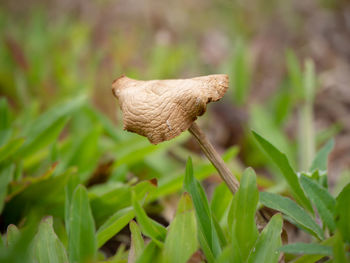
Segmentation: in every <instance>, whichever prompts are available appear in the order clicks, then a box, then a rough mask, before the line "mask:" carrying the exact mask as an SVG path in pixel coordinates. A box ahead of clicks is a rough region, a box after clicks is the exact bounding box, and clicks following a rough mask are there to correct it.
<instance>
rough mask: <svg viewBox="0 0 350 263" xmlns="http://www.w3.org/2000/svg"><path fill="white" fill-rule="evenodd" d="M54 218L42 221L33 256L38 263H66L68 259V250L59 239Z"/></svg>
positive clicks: (35, 240) (35, 239)
mask: <svg viewBox="0 0 350 263" xmlns="http://www.w3.org/2000/svg"><path fill="white" fill-rule="evenodd" d="M52 224H53V220H52V217H47V218H44V219H43V220H42V222H41V223H40V225H39V230H38V233H37V234H36V236H35V238H34V244H33V254H34V260H35V262H38V263H47V262H50V263H66V262H68V257H67V253H66V249H65V248H64V246H63V244H62V243H61V241H60V240H59V239H58V237H57V235H56V233H55V231H54V229H53V226H52Z"/></svg>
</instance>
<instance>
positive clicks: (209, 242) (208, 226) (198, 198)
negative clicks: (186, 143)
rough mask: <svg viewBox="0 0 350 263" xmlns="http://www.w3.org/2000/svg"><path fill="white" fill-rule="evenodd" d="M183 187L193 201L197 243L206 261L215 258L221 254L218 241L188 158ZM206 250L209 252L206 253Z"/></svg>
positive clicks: (202, 191)
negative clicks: (197, 232) (197, 235)
mask: <svg viewBox="0 0 350 263" xmlns="http://www.w3.org/2000/svg"><path fill="white" fill-rule="evenodd" d="M184 187H185V189H186V190H187V191H188V192H189V193H190V195H191V197H192V200H193V205H194V208H195V211H196V217H197V222H198V227H199V229H198V231H199V241H200V243H201V246H202V248H203V251H204V253H205V254H206V256H207V259H208V258H211V257H214V258H215V257H217V256H218V255H219V254H220V253H221V248H220V241H219V238H218V236H217V233H216V230H215V227H214V224H213V222H212V215H211V211H210V208H209V203H208V200H207V198H206V196H205V193H204V190H203V188H202V187H201V185H200V184H199V182H198V181H197V180H196V179H195V178H194V175H193V168H192V159H191V158H190V157H189V158H188V160H187V164H186V174H185V180H184ZM208 249H209V250H210V251H208ZM208 260H209V259H208Z"/></svg>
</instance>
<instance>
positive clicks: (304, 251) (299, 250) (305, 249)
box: [278, 243, 332, 256]
mask: <svg viewBox="0 0 350 263" xmlns="http://www.w3.org/2000/svg"><path fill="white" fill-rule="evenodd" d="M278 250H279V251H281V252H284V253H287V254H301V255H324V256H331V255H332V247H329V246H325V245H321V244H317V243H293V244H288V245H285V246H283V247H280V248H279V249H278Z"/></svg>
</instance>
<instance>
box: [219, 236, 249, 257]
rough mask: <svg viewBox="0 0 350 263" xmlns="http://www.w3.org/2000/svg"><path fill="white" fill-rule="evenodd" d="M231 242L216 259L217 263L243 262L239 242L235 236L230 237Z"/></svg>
mask: <svg viewBox="0 0 350 263" xmlns="http://www.w3.org/2000/svg"><path fill="white" fill-rule="evenodd" d="M231 242H232V243H231V244H228V245H227V246H226V247H225V248H224V249H223V250H222V253H221V254H220V256H219V257H218V259H217V263H231V262H234V263H243V262H244V261H243V259H242V255H241V251H240V247H239V243H238V241H237V239H236V237H234V236H233V237H232V241H231Z"/></svg>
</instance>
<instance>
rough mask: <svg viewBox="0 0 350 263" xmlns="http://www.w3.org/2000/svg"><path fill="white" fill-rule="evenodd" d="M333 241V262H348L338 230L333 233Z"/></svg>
mask: <svg viewBox="0 0 350 263" xmlns="http://www.w3.org/2000/svg"><path fill="white" fill-rule="evenodd" d="M334 237H335V240H334V243H333V263H348V262H350V261H349V260H348V259H347V258H346V248H345V244H344V242H343V239H342V236H341V233H340V232H337V233H336V234H335V236H334Z"/></svg>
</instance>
